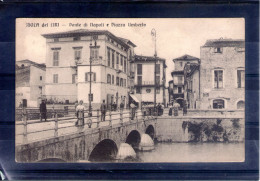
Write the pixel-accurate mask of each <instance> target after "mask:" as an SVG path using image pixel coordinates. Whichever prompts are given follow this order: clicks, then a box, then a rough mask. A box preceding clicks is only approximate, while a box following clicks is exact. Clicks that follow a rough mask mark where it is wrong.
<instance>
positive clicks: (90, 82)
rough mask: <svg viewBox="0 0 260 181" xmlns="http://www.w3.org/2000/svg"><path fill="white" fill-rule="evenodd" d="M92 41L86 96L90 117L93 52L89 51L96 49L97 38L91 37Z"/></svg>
mask: <svg viewBox="0 0 260 181" xmlns="http://www.w3.org/2000/svg"><path fill="white" fill-rule="evenodd" d="M92 39H93V40H95V43H94V47H93V46H92V43H90V46H89V48H90V58H89V69H90V70H89V72H90V75H89V78H90V81H89V95H88V100H89V113H88V115H89V116H92V109H91V102H92V99H93V95H92V93H91V86H92V60H93V54H94V52H92V51H91V50H92V49H93V48H94V49H96V48H97V41H96V40H97V36H93V37H92Z"/></svg>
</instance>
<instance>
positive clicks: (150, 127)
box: [145, 125, 155, 139]
mask: <svg viewBox="0 0 260 181" xmlns="http://www.w3.org/2000/svg"><path fill="white" fill-rule="evenodd" d="M145 134H148V135H149V136H150V137H151V138H152V139H154V135H155V131H154V127H153V125H149V126H148V127H147V128H146V130H145Z"/></svg>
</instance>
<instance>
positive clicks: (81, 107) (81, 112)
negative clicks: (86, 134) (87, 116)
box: [76, 100, 85, 126]
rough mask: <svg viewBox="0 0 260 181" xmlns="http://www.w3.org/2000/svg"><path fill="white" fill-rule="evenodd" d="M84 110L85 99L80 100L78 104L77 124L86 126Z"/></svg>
mask: <svg viewBox="0 0 260 181" xmlns="http://www.w3.org/2000/svg"><path fill="white" fill-rule="evenodd" d="M84 110H85V107H84V105H83V101H82V100H81V101H79V104H78V106H77V107H76V113H77V122H76V126H84V124H85V123H84Z"/></svg>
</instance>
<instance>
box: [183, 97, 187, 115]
mask: <svg viewBox="0 0 260 181" xmlns="http://www.w3.org/2000/svg"><path fill="white" fill-rule="evenodd" d="M184 115H187V103H186V100H184V101H183V116H184Z"/></svg>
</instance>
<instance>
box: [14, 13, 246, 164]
mask: <svg viewBox="0 0 260 181" xmlns="http://www.w3.org/2000/svg"><path fill="white" fill-rule="evenodd" d="M15 57H16V61H15V76H16V78H15V159H16V162H19V163H36V162H37V163H46V162H49V163H52V162H53V163H57V162H62V163H63V162H69V163H97V162H106V163H133V162H134V163H135V162H137V163H160V162H161V163H162V162H171V163H188V162H191V163H197V162H244V160H245V101H246V100H245V20H244V19H243V18H17V19H16V56H15Z"/></svg>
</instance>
